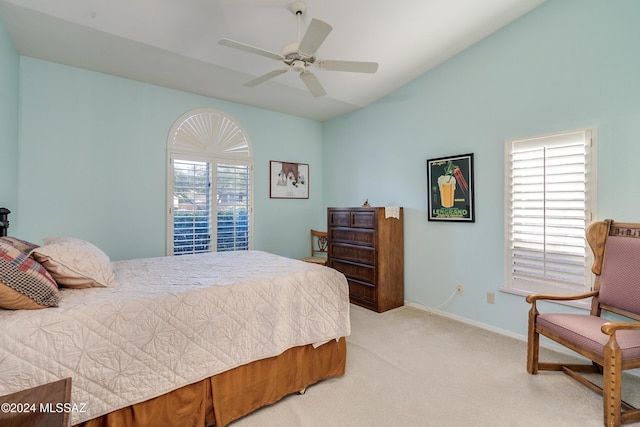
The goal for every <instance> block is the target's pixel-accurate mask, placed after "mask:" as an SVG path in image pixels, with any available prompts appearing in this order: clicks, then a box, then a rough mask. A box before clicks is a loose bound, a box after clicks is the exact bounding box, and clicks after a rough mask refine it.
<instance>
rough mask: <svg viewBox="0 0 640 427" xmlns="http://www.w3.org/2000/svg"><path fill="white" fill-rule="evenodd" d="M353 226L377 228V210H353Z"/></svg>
mask: <svg viewBox="0 0 640 427" xmlns="http://www.w3.org/2000/svg"><path fill="white" fill-rule="evenodd" d="M351 226H352V227H356V228H375V226H376V211H374V210H367V211H352V212H351Z"/></svg>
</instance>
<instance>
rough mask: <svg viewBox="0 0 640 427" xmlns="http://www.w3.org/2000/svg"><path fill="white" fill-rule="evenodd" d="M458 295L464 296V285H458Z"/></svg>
mask: <svg viewBox="0 0 640 427" xmlns="http://www.w3.org/2000/svg"><path fill="white" fill-rule="evenodd" d="M456 295H464V286H462V283H458V284H457V285H456Z"/></svg>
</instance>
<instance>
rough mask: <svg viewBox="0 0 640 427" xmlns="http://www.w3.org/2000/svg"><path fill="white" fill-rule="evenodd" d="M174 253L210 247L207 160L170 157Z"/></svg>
mask: <svg viewBox="0 0 640 427" xmlns="http://www.w3.org/2000/svg"><path fill="white" fill-rule="evenodd" d="M172 163H173V209H172V213H173V223H174V226H173V227H174V236H173V237H174V240H173V253H174V254H175V255H183V254H195V253H201V252H209V251H211V234H212V230H211V226H212V223H211V219H212V216H211V167H210V164H209V163H207V162H197V161H187V160H177V159H174V160H173V162H172Z"/></svg>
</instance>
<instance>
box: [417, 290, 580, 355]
mask: <svg viewBox="0 0 640 427" xmlns="http://www.w3.org/2000/svg"><path fill="white" fill-rule="evenodd" d="M405 305H407V306H409V307H413V308H416V309H418V310H423V311H428V312H430V313H433V314H437V315H438V316H442V317H448V318H450V319H453V320H457V321H458V322H462V323H466V324H468V325H471V326H476V327H478V328H480V329H485V330H487V331H490V332H495V333H497V334H500V335H504V336H507V337H510V338H514V339H517V340H519V341H523V342H525V343H526V342H527V337H526V336H525V335H522V334H517V333H515V332H512V331H507V330H506V329H501V328H496V327H495V326H492V325H489V324H486V323H482V322H478V321H476V320H471V319H468V318H466V317H462V316H458V315H456V314H451V313H447V312H446V311H441V310H438V309H434V308H431V307H427V306H425V305H422V304H420V303H417V302H414V301H405ZM523 315H524V316H527V313H524V314H523ZM540 347H543V348H545V349H548V350H553V351H556V352H558V353H562V354H565V355H568V356H575V357H582V356H580V355H579V354H578V353H575V352H574V351H572V350H569V349H568V348H566V347H564V346H561V345H560V344H554V343H552V342H546V341H543V340H540Z"/></svg>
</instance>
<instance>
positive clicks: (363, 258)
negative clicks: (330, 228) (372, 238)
mask: <svg viewBox="0 0 640 427" xmlns="http://www.w3.org/2000/svg"><path fill="white" fill-rule="evenodd" d="M329 252H330V253H331V257H332V258H339V259H343V260H348V261H354V262H358V263H361V264H369V265H375V263H376V250H375V249H374V248H372V247H367V246H353V245H347V244H340V243H336V244H332V245H331V246H329Z"/></svg>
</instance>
